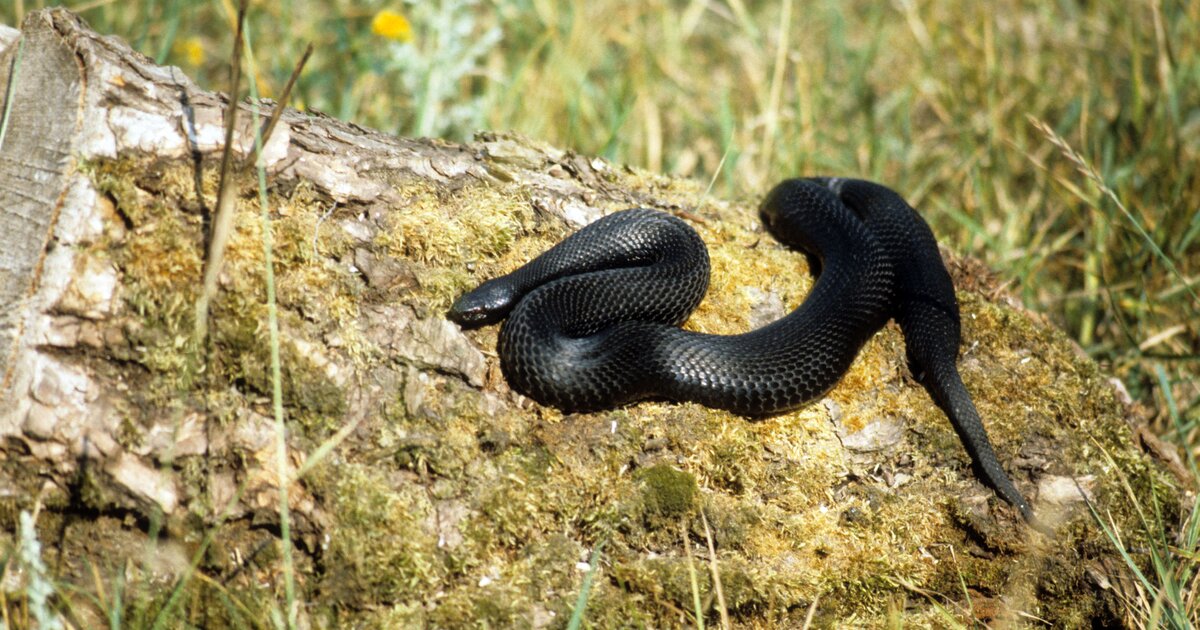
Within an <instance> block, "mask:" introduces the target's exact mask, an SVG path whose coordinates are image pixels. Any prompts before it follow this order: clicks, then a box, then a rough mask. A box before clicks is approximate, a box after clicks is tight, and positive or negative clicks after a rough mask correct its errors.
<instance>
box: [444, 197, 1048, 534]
mask: <svg viewBox="0 0 1200 630" xmlns="http://www.w3.org/2000/svg"><path fill="white" fill-rule="evenodd" d="M760 215H761V218H762V221H763V224H764V226H766V228H767V229H768V230H769V231H770V232H771V233H772V235H773V236H774V237H775V238H776V239H777V240H779V241H780V242H781V243H783V244H784V245H787V246H789V247H792V248H794V249H798V250H800V251H802V252H804V253H805V254H806V255H808V256H809V259H810V260H811V261H813V262H814V265H813V269H814V271H815V272H816V273H817V280H816V282H815V284H814V285H813V288H812V291H811V292H810V293H809V295H808V297H807V298H806V299H805V301H804V302H803V303H802V304H801V305H800V306H799V307H798V308H797V309H796V310H794V311H792V312H791V313H790V314H788V315H787V316H785V317H783V318H782V319H780V320H778V321H775V322H773V323H771V324H768V325H766V326H764V327H762V328H759V329H757V330H753V331H750V332H747V333H744V334H740V335H710V334H703V333H697V332H691V331H685V330H682V329H680V328H679V326H680V325H681V324H682V323H683V322H684V321H685V320H686V319H687V317H688V315H689V314H690V313H691V312H692V310H693V309H695V308H696V306H697V305H698V304H699V303H700V300H701V298H703V296H704V293H705V291H706V290H707V288H708V276H709V263H708V251H707V249H706V248H705V246H704V243H703V241H701V240H700V237H699V236H698V235H697V234H696V232H695V231H694V230H693V229H692V228H691V227H690V226H688V225H687V224H686V223H684V222H683V221H682V220H680V219H678V218H676V217H674V216H672V215H670V214H667V213H664V212H659V211H655V210H647V209H644V208H638V209H632V210H625V211H622V212H617V213H614V214H611V215H608V216H606V217H604V218H601V219H599V220H597V221H595V222H593V223H591V224H590V225H588V226H586V227H584V228H582V229H581V230H579V231H578V232H576V233H574V234H572V235H571V236H569V237H567V238H566V239H564V240H563V241H562V242H560V243H558V244H557V245H555V246H554V247H552V248H551V249H549V250H547V251H546V252H545V253H543V254H541V255H540V256H538V257H537V258H535V259H534V260H532V261H530V262H529V263H527V264H526V265H525V266H523V267H521V268H519V269H517V270H516V271H513V272H512V273H510V274H508V275H505V276H502V277H499V278H494V279H491V280H488V281H486V282H484V283H483V284H481V285H480V286H479V287H478V288H476V289H475V290H473V291H470V292H468V293H466V294H464V295H463V296H462V297H460V298H459V299H458V300H457V301H456V302H455V303H454V305H453V306H452V307H451V309H450V312H449V317H450V318H451V319H452V320H454V321H456V322H458V323H460V324H461V325H463V326H464V327H478V326H483V325H487V324H491V323H495V322H498V321H500V320H502V319H505V322H504V325H503V327H502V328H501V330H500V337H499V342H498V352H499V355H500V366H501V369H502V371H503V372H504V375H505V377H506V378H507V379H508V381H509V383H510V384H511V385H512V386H513V388H514V389H516V390H518V391H521V392H523V393H525V394H527V395H529V396H530V397H531V398H533V399H535V400H537V401H539V402H541V403H544V404H549V405H553V406H555V407H559V408H560V409H563V410H565V411H593V410H598V409H603V408H612V407H616V406H620V405H623V404H626V403H630V402H633V401H637V400H641V399H645V398H667V399H671V400H679V401H684V400H690V401H695V402H698V403H701V404H703V405H706V406H709V407H714V408H719V409H727V410H729V411H732V412H735V413H738V414H743V415H747V416H754V417H761V416H766V415H772V414H777V413H782V412H785V411H789V410H792V409H795V408H797V407H800V406H802V405H803V404H805V403H807V402H809V401H811V400H813V399H814V398H816V397H818V396H820V395H821V394H823V393H825V392H826V391H828V390H829V389H830V388H832V387H833V386H834V385H835V384H836V383H837V382H838V380H839V379H840V378H841V377H842V375H843V374H844V373H845V372H846V370H847V369H848V368H849V367H850V364H851V363H852V362H853V361H854V358H855V356H857V354H858V351H859V350H860V349H861V348H862V345H863V344H864V343H865V342H866V341H867V339H869V338H870V337H871V336H872V335H874V334H875V333H876V332H877V331H878V330H879V329H880V328H881V327H882V326H883V325H884V324H885V323H887V321H888V320H889V319H892V318H895V320H896V321H897V323H898V324H899V325H900V328H901V330H902V331H903V333H904V340H905V348H906V351H907V354H908V361H909V365H910V367H911V369H912V371H913V374H914V375H915V376H916V378H917V379H918V380H919V381H920V382H921V383H922V385H924V386H925V388H926V389H927V390H928V391H929V393H930V395H931V396H932V398H933V399H934V401H935V402H937V404H938V405H939V406H940V407H941V408H942V409H943V410H944V411H945V412H946V415H947V416H948V417H949V418H950V421H951V423H952V424H953V425H954V428H955V430H956V431H957V432H958V435H959V438H960V439H961V440H962V443H963V445H964V446H965V447H966V449H967V452H968V453H969V454H970V456H971V458H972V460H973V462H974V463H975V465H976V466H977V469H978V470H979V471H980V472H981V473H982V476H983V479H984V481H985V482H987V483H988V484H989V485H990V486H991V487H992V488H993V489H995V490H996V492H997V493H998V494H999V495H1000V496H1001V497H1002V498H1003V499H1005V500H1006V501H1008V502H1009V503H1011V504H1013V505H1014V506H1016V507H1017V509H1018V510H1020V512H1021V514H1022V516H1024V517H1025V519H1026V520H1028V521H1030V522H1031V523H1033V522H1034V520H1033V511H1032V508H1031V507H1030V506H1029V503H1028V502H1027V501H1026V500H1025V498H1024V497H1023V496H1022V494H1021V492H1020V491H1019V490H1017V488H1016V486H1015V485H1014V484H1013V482H1012V480H1011V479H1010V478H1009V477H1008V475H1007V473H1005V471H1004V469H1003V468H1002V467H1001V465H1000V462H999V461H998V459H997V458H996V454H995V452H994V451H993V449H992V445H991V442H990V441H989V440H988V436H987V432H986V431H985V429H984V427H983V423H982V421H981V420H980V417H979V413H978V411H976V409H975V405H974V403H972V401H971V397H970V395H969V394H968V393H967V390H966V388H965V387H964V386H963V382H962V379H961V378H960V377H959V374H958V369H957V367H956V360H957V356H958V348H959V343H960V323H959V313H958V302H957V300H956V298H955V294H954V286H953V284H952V283H951V280H950V275H949V273H948V272H947V271H946V267H945V265H944V263H943V262H942V259H941V255H940V254H939V253H938V248H937V242H936V240H935V239H934V236H933V232H932V231H931V230H930V229H929V226H928V225H927V224H926V223H925V221H924V220H923V219H921V217H920V215H918V214H917V212H916V211H915V210H913V209H912V207H910V206H909V205H908V203H906V202H905V201H904V199H903V198H901V197H900V195H898V194H896V193H895V192H894V191H892V190H891V189H889V188H886V187H884V186H881V185H879V184H875V183H871V182H866V181H861V180H846V179H834V178H829V179H824V178H818V179H791V180H787V181H784V182H782V183H781V184H779V185H778V186H776V187H775V188H774V189H773V190H771V192H770V193H768V194H767V197H766V199H765V200H764V201H763V203H762V205H761V207H760Z"/></svg>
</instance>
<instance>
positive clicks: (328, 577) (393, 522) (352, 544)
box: [317, 464, 445, 606]
mask: <svg viewBox="0 0 1200 630" xmlns="http://www.w3.org/2000/svg"><path fill="white" fill-rule="evenodd" d="M321 475H323V476H324V478H323V479H321V480H318V481H317V484H318V485H319V486H321V487H324V488H326V489H327V490H326V491H325V494H326V496H327V498H328V499H329V500H330V501H331V505H332V513H333V514H335V515H336V517H337V518H336V523H335V525H334V526H333V528H332V530H331V531H330V535H329V547H328V549H327V551H326V554H327V562H326V565H327V567H328V570H327V571H326V572H325V574H324V575H323V576H322V578H321V582H322V589H323V590H324V591H326V592H327V593H329V595H330V596H331V597H332V598H333V600H334V601H335V602H339V603H341V604H344V605H352V606H362V605H367V604H370V605H378V604H391V603H404V602H409V601H413V600H421V599H423V598H424V597H425V596H427V593H428V592H429V591H428V589H431V588H433V587H435V586H437V585H439V584H441V581H442V579H443V578H444V576H445V567H444V565H443V563H442V560H441V554H440V553H439V552H438V548H437V538H436V536H432V535H430V533H429V532H428V531H427V530H426V529H425V528H424V527H423V526H422V522H423V521H424V520H425V519H428V518H430V516H431V514H430V511H431V509H432V508H431V506H430V505H429V503H428V500H427V499H426V498H425V494H424V492H423V491H422V490H421V489H419V488H417V487H415V486H412V485H411V484H401V486H400V487H398V488H397V487H395V486H394V485H393V484H392V483H390V482H389V481H388V480H387V479H386V478H385V477H384V476H383V475H382V474H380V471H379V469H378V468H377V467H371V466H361V465H357V464H344V465H342V466H339V467H338V470H336V471H334V470H332V469H326V470H324V471H322V473H321Z"/></svg>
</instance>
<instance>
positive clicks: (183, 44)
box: [173, 37, 204, 66]
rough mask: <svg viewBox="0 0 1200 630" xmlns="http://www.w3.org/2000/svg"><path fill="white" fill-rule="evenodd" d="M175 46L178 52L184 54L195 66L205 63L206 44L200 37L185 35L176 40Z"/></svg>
mask: <svg viewBox="0 0 1200 630" xmlns="http://www.w3.org/2000/svg"><path fill="white" fill-rule="evenodd" d="M173 48H174V49H175V53H176V54H181V55H183V56H184V57H185V58H186V59H187V61H188V63H189V64H191V65H193V66H199V65H200V64H202V63H204V44H203V43H202V42H201V41H200V38H199V37H185V38H184V39H181V40H178V41H176V42H175V45H174V46H173Z"/></svg>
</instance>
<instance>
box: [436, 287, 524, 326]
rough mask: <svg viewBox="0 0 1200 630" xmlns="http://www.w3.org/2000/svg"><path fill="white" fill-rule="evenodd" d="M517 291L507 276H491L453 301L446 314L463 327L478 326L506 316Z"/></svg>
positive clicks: (515, 300) (494, 321) (492, 322)
mask: <svg viewBox="0 0 1200 630" xmlns="http://www.w3.org/2000/svg"><path fill="white" fill-rule="evenodd" d="M517 297H518V295H517V292H516V291H515V290H514V289H513V286H512V282H511V281H509V280H508V278H507V277H501V278H493V279H491V280H488V281H487V282H484V283H483V284H481V285H479V286H478V287H476V288H475V289H474V290H473V291H468V292H467V293H464V294H463V295H462V296H461V297H459V298H458V299H457V300H455V301H454V305H453V306H451V307H450V311H449V312H448V313H446V316H447V317H449V318H450V321H453V322H455V323H457V324H458V325H460V326H462V327H463V328H479V327H480V326H487V325H488V324H495V323H496V322H498V321H500V320H502V319H504V318H505V317H508V314H509V313H510V312H511V311H512V309H513V307H514V306H516V305H517Z"/></svg>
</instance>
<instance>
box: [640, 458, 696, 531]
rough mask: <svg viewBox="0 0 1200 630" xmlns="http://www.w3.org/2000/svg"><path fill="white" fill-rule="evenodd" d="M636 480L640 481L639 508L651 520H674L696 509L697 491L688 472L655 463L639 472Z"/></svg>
mask: <svg viewBox="0 0 1200 630" xmlns="http://www.w3.org/2000/svg"><path fill="white" fill-rule="evenodd" d="M637 479H638V480H639V481H641V482H642V486H641V490H642V496H641V498H642V506H643V508H644V509H645V511H646V514H648V515H650V516H652V517H657V518H661V519H664V520H668V519H676V518H679V517H681V516H683V515H685V514H687V513H689V512H691V511H692V510H693V509H695V507H696V499H697V497H698V496H699V494H700V489H699V487H698V486H697V485H696V478H695V477H694V476H692V475H691V474H690V473H687V472H684V471H682V470H676V469H674V468H672V467H671V466H670V465H669V464H655V465H654V466H651V467H649V468H643V469H642V470H639V471H638V474H637Z"/></svg>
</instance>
